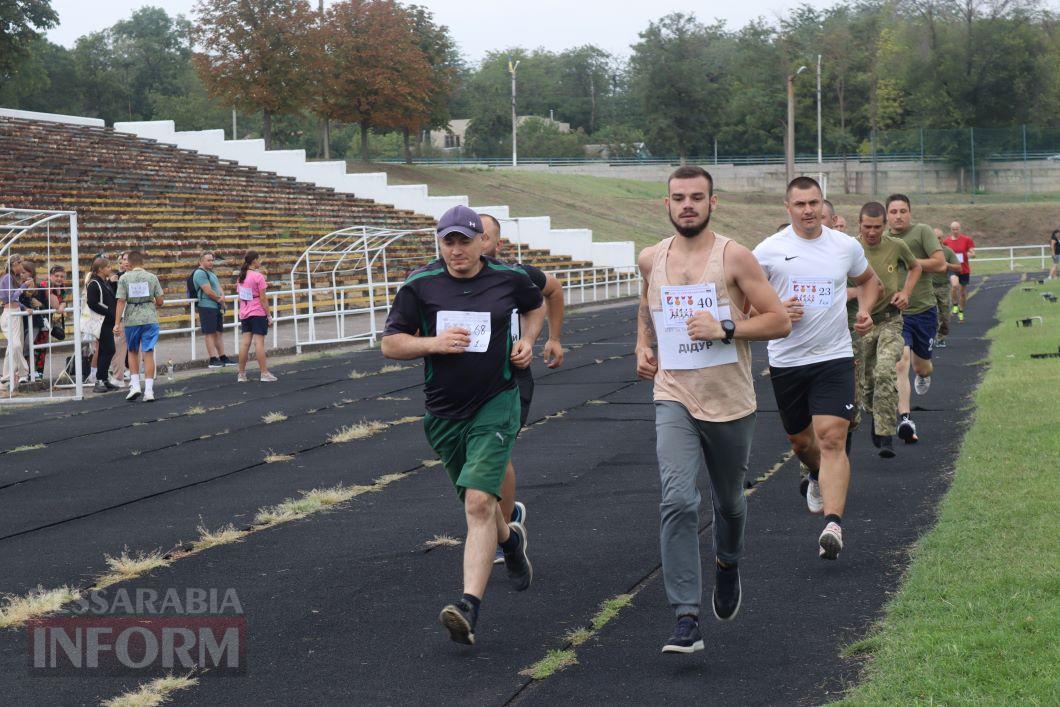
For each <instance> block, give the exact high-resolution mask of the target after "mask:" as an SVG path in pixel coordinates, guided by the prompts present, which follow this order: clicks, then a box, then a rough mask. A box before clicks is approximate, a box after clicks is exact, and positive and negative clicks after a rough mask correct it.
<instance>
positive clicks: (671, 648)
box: [662, 639, 703, 654]
mask: <svg viewBox="0 0 1060 707" xmlns="http://www.w3.org/2000/svg"><path fill="white" fill-rule="evenodd" d="M701 650H703V639H700V640H698V641H696V642H695V643H693V644H692V645H690V646H675V645H674V644H672V643H667V644H666V645H665V646H663V647H662V652H663V653H685V654H687V653H695V652H696V651H701Z"/></svg>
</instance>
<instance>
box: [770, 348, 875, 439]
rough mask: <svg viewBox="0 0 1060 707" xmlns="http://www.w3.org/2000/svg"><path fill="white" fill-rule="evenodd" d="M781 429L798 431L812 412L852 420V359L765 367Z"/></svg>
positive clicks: (808, 419) (806, 425) (802, 428)
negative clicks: (774, 398) (774, 397)
mask: <svg viewBox="0 0 1060 707" xmlns="http://www.w3.org/2000/svg"><path fill="white" fill-rule="evenodd" d="M769 377H770V379H771V380H772V381H773V395H774V396H776V399H777V411H778V412H779V413H780V421H781V423H782V424H783V425H784V431H785V432H787V433H788V434H789V435H793V434H798V433H799V432H802V431H803V430H805V429H806V428H807V427H809V426H810V424H811V423H813V416H814V415H832V416H833V417H841V418H843V419H844V420H847V421H850V420H853V419H854V404H855V403H854V359H853V358H837V359H833V360H831V361H822V362H820V363H810V364H807V365H805V366H790V367H786V368H774V367H773V366H770V367H769Z"/></svg>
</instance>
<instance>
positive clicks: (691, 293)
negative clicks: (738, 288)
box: [659, 282, 718, 331]
mask: <svg viewBox="0 0 1060 707" xmlns="http://www.w3.org/2000/svg"><path fill="white" fill-rule="evenodd" d="M659 299H660V300H661V301H662V316H663V328H664V329H680V330H681V331H684V330H685V327H686V326H687V325H686V322H687V321H688V318H689V317H691V316H692V315H693V314H695V313H696V312H702V311H703V310H706V311H708V312H710V313H711V315H713V316H714V318H715V319H717V318H718V295H717V292H716V291H715V289H714V283H713V282H710V283H707V284H704V285H664V286H663V287H661V288H660V289H659Z"/></svg>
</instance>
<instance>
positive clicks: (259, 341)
mask: <svg viewBox="0 0 1060 707" xmlns="http://www.w3.org/2000/svg"><path fill="white" fill-rule="evenodd" d="M260 268H261V258H260V257H259V256H258V252H257V251H255V250H248V251H247V254H246V255H244V256H243V266H242V267H241V268H239V281H238V282H237V287H236V291H237V292H238V293H239V329H240V331H241V332H242V339H241V340H240V342H239V374H238V375H237V376H236V380H237V381H238V382H240V383H246V381H247V358H248V357H249V355H250V343H251V341H252V340H253V342H254V351H255V354H256V357H257V360H258V370H259V371H261V382H262V383H272V382H274V381H275V380H276V376H274V375H272V374H271V373H269V366H268V364H267V363H266V362H265V335H266V334H268V333H269V327H271V326H272V315H271V314H270V313H269V302H268V300H267V299H265V288H266V284H265V276H264V275H263V274H262V273H261V272H260Z"/></svg>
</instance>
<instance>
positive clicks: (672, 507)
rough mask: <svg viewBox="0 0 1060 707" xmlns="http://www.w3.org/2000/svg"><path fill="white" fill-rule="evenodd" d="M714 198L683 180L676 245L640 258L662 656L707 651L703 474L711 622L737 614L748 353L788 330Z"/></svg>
mask: <svg viewBox="0 0 1060 707" xmlns="http://www.w3.org/2000/svg"><path fill="white" fill-rule="evenodd" d="M713 192H714V183H713V179H712V178H711V176H710V174H708V173H707V172H706V171H705V170H703V169H702V168H700V167H693V166H685V167H681V168H679V169H677V171H675V172H674V173H673V174H672V175H671V176H670V179H669V182H668V194H669V196H668V198H667V199H666V202H665V203H666V207H667V209H668V212H669V216H670V221H671V222H672V223H673V225H674V228H675V230H676V232H677V234H676V235H674V236H671V237H670V238H667V239H665V240H663V241H661V242H660V243H658V244H657V245H654V246H650V247H648V248H645V249H644V250H643V251H642V252H641V254H640V257H639V259H638V264H639V266H640V272H641V275H642V276H643V279H644V284H643V287H642V289H641V298H640V311H639V314H638V318H637V351H636V353H637V375H638V376H639V377H641V378H645V379H649V380H654V381H655V393H654V399H655V430H656V435H657V440H656V451H657V454H658V458H659V475H660V478H661V482H662V505H661V514H662V527H661V531H660V544H661V547H662V564H663V578H664V581H665V585H666V595H667V598H668V599H669V601H670V605H671V606H672V607H673V609H674V613H675V614H676V615H677V625H676V627H675V628H674V632H673V635H672V636H671V637H670V639H669V640H668V641H667V642H666V644H665V645H664V646H663V649H662V650H663V652H664V653H693V652H695V651H698V650H702V649H703V636H702V634H701V633H700V630H699V612H700V604H701V603H702V596H703V587H702V579H701V576H702V568H701V566H700V559H699V558H700V555H699V504H700V494H699V489H698V488H697V486H696V477H697V476H698V474H699V470H700V469H701V468H703V467H704V466H705V467H706V469H707V473H708V474H709V476H710V485H711V490H712V493H711V496H712V498H713V505H714V549H715V554H716V565H715V586H714V594H713V600H712V605H713V610H714V615H715V617H717V618H718V619H721V620H728V619H732V618H734V617H735V616H736V612H737V611H738V610H739V608H740V596H741V587H740V571H739V568H738V566H737V562H738V561H739V559H740V553H741V551H742V550H743V538H744V523H745V519H746V509H747V501H746V498H745V496H744V476H745V474H746V472H747V462H748V457H749V455H750V450H751V437H752V435H753V432H754V422H755V410H756V409H757V405H756V402H755V391H754V384H753V382H752V379H751V352H750V347H749V346H748V344H747V342H748V341H753V340H765V339H772V338H776V337H782V336H787V334H788V332H789V331H790V330H791V324H790V322H789V321H788V317H787V313H786V312H785V310H784V307H783V305H782V304H781V303H780V299H779V298H778V297H777V295H776V293H775V292H774V291H773V290H772V288H771V287H770V286H769V282H768V281H767V280H766V277H765V274H764V273H763V272H762V268H761V267H759V265H758V263H757V261H755V259H754V256H752V255H751V252H750V251H748V250H747V249H746V248H744V247H743V246H742V245H740V244H739V243H736V242H734V241H730V240H729V239H728V238H726V237H724V236H721V235H718V234H715V233H714V232H713V231H711V230H710V229H709V228H708V226H709V225H710V215H711V211H712V210H713V209H714V207H715V206H716V205H717V197H716V196H714V193H713ZM751 306H753V307H754V308H755V309H756V310H757V311H758V312H760V315H759V316H756V317H754V318H753V319H749V318H748V317H747V315H746V314H745V312H747V311H748V309H749V308H750V307H751ZM653 343H655V344H656V345H657V347H658V352H657V353H656V351H654V350H653V348H652V344H653Z"/></svg>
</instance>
